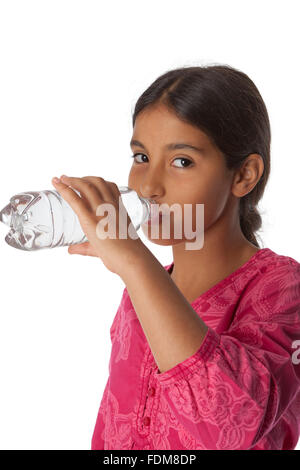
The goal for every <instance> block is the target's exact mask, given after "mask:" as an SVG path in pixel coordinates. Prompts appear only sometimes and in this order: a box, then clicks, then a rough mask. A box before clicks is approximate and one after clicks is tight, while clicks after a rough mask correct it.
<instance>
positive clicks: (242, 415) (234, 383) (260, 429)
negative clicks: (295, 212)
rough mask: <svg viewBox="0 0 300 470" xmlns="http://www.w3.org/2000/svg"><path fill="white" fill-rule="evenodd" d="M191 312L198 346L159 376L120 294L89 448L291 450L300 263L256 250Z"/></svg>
mask: <svg viewBox="0 0 300 470" xmlns="http://www.w3.org/2000/svg"><path fill="white" fill-rule="evenodd" d="M173 264H174V263H172V264H170V265H168V266H165V267H164V268H165V269H166V270H168V272H169V273H170V272H171V269H172V268H173ZM191 305H192V307H193V309H194V310H195V311H196V312H197V313H198V314H199V316H200V317H201V318H202V320H203V321H204V322H205V323H206V325H207V326H208V327H209V328H208V331H207V333H206V336H205V338H204V341H203V343H202V344H201V346H200V348H199V349H198V351H197V352H196V353H195V354H193V355H192V356H190V357H188V358H187V359H185V360H184V361H183V362H181V363H179V364H177V365H175V366H174V367H173V368H172V369H169V370H167V371H165V372H163V373H160V371H159V369H158V367H157V365H156V363H155V360H154V357H153V355H152V352H151V349H150V347H149V344H148V342H147V340H146V337H145V335H144V332H143V329H142V327H141V324H140V322H139V320H138V317H137V315H136V312H135V310H134V308H133V305H132V303H131V300H130V297H129V294H128V292H127V289H126V287H125V289H124V291H123V295H122V299H121V303H120V305H119V308H118V310H117V313H116V315H115V317H114V320H113V323H112V325H111V328H110V336H111V342H112V349H111V357H110V362H109V376H108V379H107V382H106V386H105V388H104V392H103V396H102V400H101V404H100V408H99V412H98V416H97V421H96V425H95V429H94V433H93V437H92V450H94V449H103V450H106V449H107V450H114V449H118V450H130V449H138V450H141V449H149V450H197V449H199V450H202V449H203V450H207V449H220V450H222V449H230V450H238V449H261V450H269V449H282V450H286V449H294V448H295V447H296V445H297V441H298V437H299V432H300V264H299V263H298V262H297V261H296V260H294V259H293V258H290V257H288V256H283V255H278V254H277V253H275V252H274V251H272V250H271V249H269V248H261V249H260V250H258V251H257V252H256V253H255V254H254V255H253V256H252V257H251V258H250V259H249V260H248V261H247V262H246V263H245V264H243V266H241V267H240V268H238V269H237V270H236V271H234V272H233V273H231V274H230V275H229V276H227V277H226V278H225V279H223V280H222V281H220V282H219V283H218V284H216V285H215V286H213V287H211V288H210V289H209V290H207V291H206V292H205V293H204V294H202V295H200V296H199V297H198V298H197V299H196V300H195V301H194V302H192V303H191Z"/></svg>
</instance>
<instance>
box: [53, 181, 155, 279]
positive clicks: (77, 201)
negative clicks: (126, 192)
mask: <svg viewBox="0 0 300 470" xmlns="http://www.w3.org/2000/svg"><path fill="white" fill-rule="evenodd" d="M52 184H53V186H54V187H55V189H56V190H57V191H58V192H59V194H60V195H61V196H62V198H63V199H64V200H65V201H66V202H67V203H68V204H69V205H70V207H71V208H72V209H73V211H74V212H75V213H76V215H77V217H78V219H79V222H80V225H81V228H82V230H83V231H84V233H85V235H86V237H87V238H88V242H85V243H80V244H75V245H71V246H70V247H69V248H68V252H69V253H70V254H81V255H85V256H96V257H99V258H100V259H101V260H102V262H103V263H104V265H105V266H106V267H107V269H109V271H111V272H113V273H116V274H119V275H120V276H121V270H122V268H123V269H124V268H125V267H126V263H128V262H129V263H130V262H131V263H132V262H134V257H135V256H141V254H142V252H143V249H145V250H146V246H145V245H144V244H143V243H142V241H141V239H140V238H139V237H138V235H137V233H136V230H135V229H134V227H133V225H132V223H131V220H130V218H129V215H128V214H127V211H126V209H125V207H124V205H123V203H122V200H121V199H119V198H121V194H120V191H119V188H118V186H117V185H116V184H115V183H112V182H109V181H106V180H104V179H103V178H100V177H96V176H85V177H83V178H73V177H68V176H65V175H62V176H61V178H60V182H58V183H57V182H55V179H54V178H53V179H52ZM72 188H74V189H76V190H77V191H79V192H80V196H79V195H78V194H77V193H76V192H75V191H74V190H73V189H72ZM119 201H120V205H119ZM103 204H104V205H105V206H106V207H104V206H102V208H101V205H103ZM107 208H108V210H107ZM120 212H122V214H123V215H122V217H123V218H122V219H121V220H124V221H125V227H124V226H123V227H122V230H123V233H124V236H125V238H119V235H120V232H119V230H120V228H121V227H120V226H119V213H120ZM99 213H100V215H98V214H99ZM103 213H108V216H105V217H104V216H103V215H102V214H103ZM107 225H108V227H109V230H108V231H107V230H104V227H106V226H107ZM112 227H113V233H112V232H111V231H110V228H112ZM128 232H129V233H128Z"/></svg>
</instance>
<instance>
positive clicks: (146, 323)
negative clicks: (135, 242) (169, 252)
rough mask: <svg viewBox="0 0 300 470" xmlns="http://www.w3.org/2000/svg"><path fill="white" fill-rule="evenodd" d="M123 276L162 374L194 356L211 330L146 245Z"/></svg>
mask: <svg viewBox="0 0 300 470" xmlns="http://www.w3.org/2000/svg"><path fill="white" fill-rule="evenodd" d="M121 277H122V279H123V281H124V283H125V285H126V287H127V291H128V293H129V296H130V299H131V302H132V305H133V307H134V309H135V312H136V314H137V316H138V319H139V321H140V324H141V326H142V328H143V331H144V334H145V336H146V338H147V340H148V343H149V346H150V348H151V351H152V354H153V356H154V359H155V361H156V364H157V366H158V368H159V371H160V372H161V373H162V372H165V371H166V370H169V369H171V368H172V367H174V366H175V365H177V364H178V363H180V362H182V361H184V360H185V359H187V358H188V357H190V356H192V355H193V354H194V353H195V352H196V351H197V350H198V349H199V348H200V346H201V344H202V342H203V340H204V337H205V334H206V331H207V329H208V327H207V325H206V324H205V323H204V322H203V321H202V320H201V318H200V317H199V316H198V314H197V313H196V312H195V310H194V309H193V308H192V307H191V305H190V303H189V302H188V301H187V300H186V298H185V297H184V295H183V294H182V293H181V292H180V290H179V289H178V288H177V286H176V284H175V283H174V282H173V280H172V278H171V277H170V275H169V273H168V272H167V271H166V270H165V268H164V267H163V266H162V265H161V264H160V263H159V261H158V260H157V259H156V258H155V256H154V255H153V254H152V253H151V251H150V250H148V248H147V247H146V246H145V245H144V247H143V248H142V251H141V253H140V255H139V256H136V258H135V260H134V261H132V262H131V263H128V264H126V268H124V269H123V273H122V275H121Z"/></svg>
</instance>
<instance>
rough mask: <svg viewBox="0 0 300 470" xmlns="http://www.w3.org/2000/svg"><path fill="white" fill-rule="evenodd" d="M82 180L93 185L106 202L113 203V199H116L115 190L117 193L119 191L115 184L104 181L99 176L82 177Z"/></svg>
mask: <svg viewBox="0 0 300 470" xmlns="http://www.w3.org/2000/svg"><path fill="white" fill-rule="evenodd" d="M82 179H83V180H86V181H88V182H90V183H92V184H94V185H95V186H96V188H97V189H98V190H99V192H100V194H101V196H102V197H103V199H104V200H105V201H106V202H113V201H114V200H115V199H118V194H117V192H116V188H117V191H118V192H119V190H118V186H117V185H116V184H115V183H112V182H110V181H106V180H105V179H104V178H101V177H99V176H84V177H83V178H82ZM116 196H117V197H116Z"/></svg>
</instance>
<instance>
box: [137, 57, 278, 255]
mask: <svg viewBox="0 0 300 470" xmlns="http://www.w3.org/2000/svg"><path fill="white" fill-rule="evenodd" d="M159 103H163V104H164V105H165V106H167V107H168V108H169V109H170V110H171V111H172V112H173V113H175V114H176V115H177V116H178V117H179V119H181V120H183V121H185V122H187V123H190V124H192V125H194V126H196V127H198V128H199V129H200V130H201V131H203V132H205V133H206V134H207V135H208V137H209V138H210V139H211V140H212V141H213V142H214V144H215V145H216V146H217V147H218V148H219V149H220V151H221V152H222V153H223V154H224V158H225V161H226V166H227V168H228V169H229V170H231V169H234V170H235V169H239V168H240V167H241V166H242V164H243V162H244V161H245V159H246V158H247V157H248V156H249V155H250V154H251V153H256V154H259V155H260V156H261V157H262V159H263V162H264V171H263V174H262V175H261V178H260V180H259V181H258V182H257V184H256V185H255V187H254V188H253V189H252V191H251V192H250V193H248V194H246V195H245V196H243V197H242V198H240V206H239V216H240V225H241V230H242V232H243V234H244V236H245V237H246V238H247V240H249V241H250V242H251V243H253V244H254V245H256V246H257V247H260V245H259V244H258V242H257V240H256V237H255V232H256V231H258V230H259V229H260V227H261V225H262V219H261V216H260V213H259V212H258V210H257V208H256V205H257V204H258V201H259V200H260V199H261V197H262V195H263V193H264V189H265V186H266V183H267V181H268V178H269V174H270V144H271V129H270V122H269V117H268V112H267V108H266V105H265V103H264V101H263V99H262V97H261V95H260V93H259V91H258V89H257V87H256V86H255V84H254V83H253V82H252V80H251V79H250V78H249V77H248V76H247V75H246V74H245V73H243V72H241V71H240V70H237V69H234V68H233V67H231V66H229V65H208V66H195V67H183V68H177V69H174V70H170V71H167V72H166V73H164V74H163V75H161V76H159V77H158V78H157V79H156V80H155V81H154V82H153V83H152V84H151V85H150V86H149V87H148V88H147V89H146V90H145V91H144V92H143V93H142V95H141V96H140V97H139V99H138V100H137V102H136V104H135V108H134V112H133V116H132V123H133V126H134V124H135V120H136V117H137V115H138V114H139V113H140V112H141V111H142V110H144V109H145V108H146V107H150V106H151V105H155V104H159Z"/></svg>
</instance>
